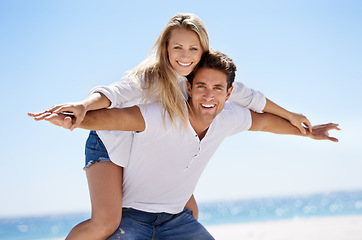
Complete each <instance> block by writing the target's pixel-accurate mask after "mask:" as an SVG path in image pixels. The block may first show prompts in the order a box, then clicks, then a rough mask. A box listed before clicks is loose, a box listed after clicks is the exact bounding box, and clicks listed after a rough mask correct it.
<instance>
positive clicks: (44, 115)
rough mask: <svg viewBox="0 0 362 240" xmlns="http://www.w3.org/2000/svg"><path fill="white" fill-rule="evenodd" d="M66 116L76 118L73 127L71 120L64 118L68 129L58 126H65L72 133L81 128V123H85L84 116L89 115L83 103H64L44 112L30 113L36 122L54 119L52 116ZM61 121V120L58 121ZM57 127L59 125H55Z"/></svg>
mask: <svg viewBox="0 0 362 240" xmlns="http://www.w3.org/2000/svg"><path fill="white" fill-rule="evenodd" d="M63 113H64V114H65V115H72V116H73V117H74V123H72V124H71V125H69V124H70V122H69V118H64V119H65V120H66V123H65V125H66V126H67V127H64V126H63V125H62V124H60V125H58V126H63V127H64V128H67V129H69V130H70V131H73V130H74V129H75V128H77V127H79V125H80V123H81V122H82V121H83V119H84V116H85V115H86V113H87V108H86V107H85V104H84V103H83V102H74V103H64V104H59V105H55V106H53V107H51V108H49V109H47V110H45V111H43V112H38V113H28V115H29V116H30V117H34V119H35V120H37V121H40V120H49V118H51V117H53V116H54V115H53V116H52V114H63ZM58 120H59V121H60V119H58ZM55 125H57V124H55Z"/></svg>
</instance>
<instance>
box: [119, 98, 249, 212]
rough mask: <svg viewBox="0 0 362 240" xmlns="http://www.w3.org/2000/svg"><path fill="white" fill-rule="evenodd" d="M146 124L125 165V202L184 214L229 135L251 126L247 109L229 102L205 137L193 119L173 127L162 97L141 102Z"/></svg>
mask: <svg viewBox="0 0 362 240" xmlns="http://www.w3.org/2000/svg"><path fill="white" fill-rule="evenodd" d="M140 109H141V113H142V115H143V118H144V119H145V123H146V129H145V130H144V131H143V132H140V133H135V134H134V138H133V144H132V150H131V155H130V159H129V162H128V164H127V165H128V167H125V168H124V169H123V200H122V205H123V207H131V208H134V209H138V210H142V211H146V212H167V213H171V214H175V213H179V212H181V211H182V210H183V208H184V206H185V204H186V202H187V201H188V200H189V198H190V197H191V195H192V193H193V192H194V190H195V187H196V184H197V182H198V180H199V178H200V176H201V173H202V172H203V170H204V168H205V167H206V165H207V163H208V162H209V160H210V159H211V157H212V155H213V154H214V152H215V151H216V149H217V148H218V146H219V145H220V144H221V142H222V141H223V140H224V138H226V137H228V136H230V135H233V134H236V133H238V132H241V131H246V130H248V129H249V128H250V126H251V114H250V111H249V110H248V109H247V108H242V107H239V106H236V105H234V104H231V103H230V104H228V103H226V104H225V107H224V109H223V111H222V112H221V113H220V114H219V115H218V116H216V118H215V119H214V120H213V122H212V124H211V125H210V127H209V129H208V131H207V133H206V135H205V137H204V138H203V139H202V140H201V141H200V140H199V138H198V136H197V134H196V132H195V131H194V129H193V128H192V127H191V125H190V124H189V125H188V127H187V129H185V128H184V127H183V125H182V123H181V122H180V121H178V122H177V123H176V127H174V126H172V123H171V121H170V119H169V118H168V117H167V115H166V120H165V121H164V120H163V116H164V114H163V110H162V108H161V106H160V104H159V103H158V102H155V103H151V104H148V105H144V106H142V105H141V106H140Z"/></svg>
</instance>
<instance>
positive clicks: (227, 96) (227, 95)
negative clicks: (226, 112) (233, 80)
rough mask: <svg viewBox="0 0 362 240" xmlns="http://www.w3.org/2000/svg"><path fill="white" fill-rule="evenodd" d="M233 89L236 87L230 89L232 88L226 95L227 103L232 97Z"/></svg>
mask: <svg viewBox="0 0 362 240" xmlns="http://www.w3.org/2000/svg"><path fill="white" fill-rule="evenodd" d="M233 89H234V87H230V88H229V89H228V91H227V94H226V100H225V101H227V100H229V98H230V95H231V92H232V91H233Z"/></svg>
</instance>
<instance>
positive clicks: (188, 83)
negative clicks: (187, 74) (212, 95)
mask: <svg viewBox="0 0 362 240" xmlns="http://www.w3.org/2000/svg"><path fill="white" fill-rule="evenodd" d="M186 83H187V92H188V93H189V96H191V88H192V86H191V83H190V82H189V81H186Z"/></svg>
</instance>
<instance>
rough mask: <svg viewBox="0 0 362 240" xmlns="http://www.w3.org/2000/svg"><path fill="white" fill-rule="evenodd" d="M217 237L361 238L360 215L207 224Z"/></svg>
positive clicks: (269, 239)
mask: <svg viewBox="0 0 362 240" xmlns="http://www.w3.org/2000/svg"><path fill="white" fill-rule="evenodd" d="M206 228H207V229H208V230H209V232H210V233H211V234H212V235H213V236H214V237H215V239H217V240H302V239H303V240H362V216H361V215H359V216H341V217H321V218H307V219H301V218H298V219H292V220H283V221H271V222H261V223H260V222H259V223H243V224H229V225H215V226H206Z"/></svg>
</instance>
